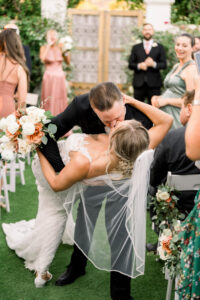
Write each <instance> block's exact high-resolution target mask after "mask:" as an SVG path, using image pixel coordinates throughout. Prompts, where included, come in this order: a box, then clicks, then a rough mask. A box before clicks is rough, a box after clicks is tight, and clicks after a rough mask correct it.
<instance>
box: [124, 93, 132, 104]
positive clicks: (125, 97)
mask: <svg viewBox="0 0 200 300" xmlns="http://www.w3.org/2000/svg"><path fill="white" fill-rule="evenodd" d="M121 94H122V100H123V103H124V104H133V101H134V100H135V99H134V98H133V97H130V96H128V95H126V94H124V93H121Z"/></svg>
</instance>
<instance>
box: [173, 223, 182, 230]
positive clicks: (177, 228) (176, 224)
mask: <svg viewBox="0 0 200 300" xmlns="http://www.w3.org/2000/svg"><path fill="white" fill-rule="evenodd" d="M174 230H175V231H176V232H179V231H181V221H180V220H177V221H176V222H175V223H174Z"/></svg>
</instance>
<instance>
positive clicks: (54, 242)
mask: <svg viewBox="0 0 200 300" xmlns="http://www.w3.org/2000/svg"><path fill="white" fill-rule="evenodd" d="M62 145H63V143H62V144H61V145H60V148H62V147H61V146H62ZM60 150H62V149H60ZM32 169H33V173H34V175H35V177H36V184H37V189H38V192H39V198H38V205H39V206H38V213H37V216H36V219H32V220H30V221H25V220H23V221H20V222H16V223H11V224H2V228H3V231H4V233H5V235H6V241H7V244H8V247H9V248H11V249H12V250H15V252H16V254H17V255H18V256H19V257H21V258H23V259H24V260H25V267H26V268H28V269H30V270H34V271H37V272H41V273H43V272H45V271H47V270H48V268H49V265H50V264H51V262H52V260H53V258H54V256H55V253H56V250H57V248H58V246H59V244H60V242H61V240H62V238H63V242H64V243H68V244H73V241H72V239H71V238H69V234H68V232H67V229H66V227H69V230H70V236H72V237H73V231H74V223H73V220H72V219H71V218H70V219H69V221H68V222H67V214H66V210H65V208H64V207H63V203H64V201H65V198H66V195H67V191H64V192H60V193H55V192H53V190H52V189H51V188H50V187H49V185H48V183H47V182H46V180H45V178H44V176H43V173H42V170H41V167H40V163H39V159H38V157H37V156H36V157H35V158H34V161H33V163H32ZM66 222H67V226H66Z"/></svg>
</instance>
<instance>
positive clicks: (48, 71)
mask: <svg viewBox="0 0 200 300" xmlns="http://www.w3.org/2000/svg"><path fill="white" fill-rule="evenodd" d="M46 39H47V44H46V45H44V46H42V47H41V48H40V60H41V61H42V63H44V64H45V72H44V75H43V80H42V93H41V101H42V103H43V107H44V109H45V110H50V111H51V113H52V114H53V115H57V114H59V113H61V112H62V111H63V110H64V109H65V108H66V107H67V90H66V82H65V73H64V72H63V69H62V61H63V58H64V60H65V62H66V63H67V64H69V63H70V57H69V54H68V55H67V56H66V55H65V56H63V55H62V45H61V44H60V43H58V33H57V31H56V30H54V29H50V30H48V31H47V35H46Z"/></svg>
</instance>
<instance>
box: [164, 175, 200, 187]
mask: <svg viewBox="0 0 200 300" xmlns="http://www.w3.org/2000/svg"><path fill="white" fill-rule="evenodd" d="M166 183H167V184H168V185H169V186H171V187H174V188H175V189H176V190H178V191H191V190H196V191H197V190H199V188H200V174H190V175H175V174H172V173H171V172H168V174H167V182H166Z"/></svg>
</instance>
